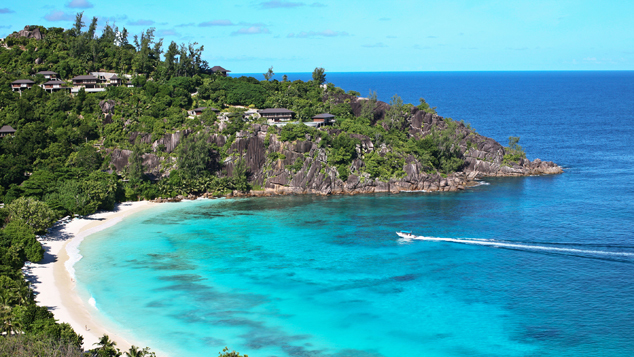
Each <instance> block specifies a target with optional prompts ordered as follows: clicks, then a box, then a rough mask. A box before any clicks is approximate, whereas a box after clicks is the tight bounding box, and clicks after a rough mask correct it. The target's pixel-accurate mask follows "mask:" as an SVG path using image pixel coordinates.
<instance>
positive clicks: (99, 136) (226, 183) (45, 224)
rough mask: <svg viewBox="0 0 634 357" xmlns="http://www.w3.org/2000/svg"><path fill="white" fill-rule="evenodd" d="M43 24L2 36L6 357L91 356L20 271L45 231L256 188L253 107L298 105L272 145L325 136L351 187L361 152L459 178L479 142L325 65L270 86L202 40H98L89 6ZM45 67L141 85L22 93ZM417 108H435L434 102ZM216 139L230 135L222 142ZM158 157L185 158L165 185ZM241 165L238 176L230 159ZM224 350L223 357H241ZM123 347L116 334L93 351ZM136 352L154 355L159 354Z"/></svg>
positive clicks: (389, 165) (65, 74) (0, 238)
mask: <svg viewBox="0 0 634 357" xmlns="http://www.w3.org/2000/svg"><path fill="white" fill-rule="evenodd" d="M35 27H37V28H39V30H40V32H41V33H42V34H43V36H44V38H43V39H42V40H35V39H27V38H23V37H22V38H14V37H9V38H7V39H6V40H5V41H4V43H2V44H1V45H6V47H5V46H0V126H2V125H11V126H12V127H13V128H15V129H17V132H16V134H15V135H12V136H6V137H4V138H0V200H1V201H2V202H3V203H4V208H2V209H0V219H1V222H2V223H1V224H2V226H3V228H2V230H0V323H1V327H0V332H2V333H3V335H2V337H0V356H4V355H12V356H26V355H40V356H45V355H54V353H53V352H52V351H58V352H61V351H65V353H66V355H68V356H74V355H82V352H81V350H80V348H81V345H82V337H81V336H80V335H78V334H77V333H76V332H74V331H73V330H72V328H71V327H70V325H68V324H65V323H56V322H55V320H54V318H53V315H52V314H51V313H50V312H49V311H48V310H47V309H46V308H45V307H38V306H37V305H36V304H35V302H34V300H33V292H32V290H31V289H30V287H29V285H28V284H27V283H26V282H25V280H24V276H23V274H22V271H21V269H22V267H23V266H24V265H25V262H26V261H31V262H38V261H40V260H41V259H42V257H43V250H42V246H41V244H40V243H39V242H38V241H37V239H36V236H35V235H36V234H42V233H45V232H46V230H47V228H49V227H50V226H51V225H52V224H53V222H55V221H56V220H58V219H59V218H61V217H64V216H68V215H88V214H91V213H94V212H95V211H97V210H111V209H113V208H114V205H115V204H116V203H117V202H122V201H130V200H138V199H154V198H156V197H159V196H162V197H174V196H176V195H187V194H190V193H194V194H200V193H205V192H210V193H215V194H217V195H222V194H226V193H227V192H231V191H232V190H239V191H243V192H245V191H248V190H250V189H251V188H252V186H251V182H250V181H249V175H250V173H249V172H248V167H247V164H246V162H245V160H244V159H243V158H242V157H241V156H240V155H238V154H236V153H235V152H234V153H231V154H230V152H231V151H230V148H231V145H232V144H233V143H234V142H235V140H236V137H237V136H238V134H239V133H240V132H241V131H244V130H250V128H251V126H250V125H251V124H248V123H247V122H245V120H243V119H242V113H244V112H245V111H246V108H247V107H251V108H254V107H255V108H260V109H262V108H282V107H283V108H288V109H290V110H293V111H294V112H295V113H296V118H297V119H298V121H299V122H300V123H298V124H289V125H286V126H284V127H283V128H277V127H269V128H268V132H267V133H266V138H265V140H264V144H265V147H267V148H268V147H269V145H270V144H271V142H272V141H273V140H274V139H275V140H278V141H281V142H282V143H290V142H295V141H303V140H307V138H309V139H310V140H313V141H317V142H318V145H319V147H320V148H322V149H324V150H325V151H326V154H327V163H328V165H329V166H331V167H333V168H335V169H336V173H337V175H338V177H339V178H340V179H341V180H343V181H346V180H347V178H348V177H349V175H350V167H351V164H352V162H353V161H354V160H355V159H357V158H358V157H359V155H363V160H364V162H365V165H364V167H363V168H362V170H363V173H365V174H368V175H369V177H371V178H377V179H380V180H384V181H387V180H389V179H392V178H401V177H403V176H404V175H405V172H404V171H403V167H404V164H405V160H406V158H407V157H408V156H409V155H413V156H414V157H415V158H416V159H417V160H418V161H419V162H420V163H421V164H422V165H423V166H424V169H425V170H426V171H427V172H429V173H438V174H442V175H447V174H450V173H452V172H455V171H457V170H459V169H460V168H461V167H462V166H463V165H464V160H463V157H462V153H461V150H459V143H461V142H464V141H465V140H467V145H473V144H472V143H471V142H469V141H468V138H469V136H470V135H472V131H471V129H469V130H468V131H467V132H465V131H464V130H462V131H461V130H457V128H458V125H459V124H458V123H457V122H455V121H453V120H451V119H444V124H443V125H442V128H441V127H433V128H432V129H431V133H430V134H429V135H426V136H424V137H422V138H421V137H418V138H417V137H414V136H412V135H409V134H408V132H407V126H408V123H407V120H408V116H410V115H411V113H412V110H413V109H414V105H412V104H405V103H403V101H402V100H401V98H400V97H399V96H397V95H395V96H394V97H393V98H392V100H391V101H390V106H389V108H388V109H387V110H386V112H385V115H381V117H380V118H378V117H377V116H376V111H377V108H378V106H379V102H378V101H377V97H376V93H374V94H371V95H370V98H369V99H368V100H365V101H363V104H362V107H361V110H360V114H359V115H355V114H354V111H353V108H352V105H351V98H355V97H357V96H358V95H359V93H356V92H353V91H351V92H348V93H345V92H344V91H343V90H342V89H340V88H337V87H335V86H334V85H333V84H331V83H328V84H326V85H325V86H324V83H326V73H325V70H324V69H323V68H316V69H315V70H314V72H313V76H312V80H311V81H308V82H303V81H299V80H298V81H293V82H290V81H288V80H287V78H286V76H284V79H283V80H282V81H278V80H272V77H273V74H274V72H273V67H271V68H270V69H269V70H268V71H267V72H266V73H265V74H264V80H258V79H256V78H253V77H240V78H231V77H223V76H221V75H218V74H213V73H212V72H211V71H210V68H209V65H208V63H207V62H206V61H205V60H203V59H202V52H203V46H198V45H197V44H196V43H193V44H191V43H190V44H180V45H179V44H176V43H174V42H172V43H170V44H169V45H166V46H164V44H163V40H162V39H157V38H156V36H155V34H154V29H149V30H146V31H144V32H142V33H140V34H138V35H134V36H132V35H130V34H129V32H128V31H127V29H125V28H123V29H119V28H117V27H112V26H110V25H106V26H105V28H104V29H103V31H102V33H101V34H97V31H96V28H97V19H96V18H93V19H92V20H91V21H90V23H89V24H88V26H86V25H85V23H84V19H83V13H80V14H77V18H76V21H75V25H74V26H73V28H71V29H69V30H64V29H62V28H55V27H51V28H45V27H42V26H32V27H31V29H34V28H35ZM44 70H49V71H55V72H57V73H59V75H60V76H61V78H62V79H64V80H66V81H68V80H69V79H70V78H72V77H73V76H76V75H83V74H86V73H87V72H90V71H114V72H117V73H118V74H120V75H121V76H123V75H126V74H129V75H132V78H131V82H132V83H133V84H134V86H135V87H134V88H128V87H127V86H121V87H108V88H107V90H106V91H104V92H98V93H86V92H85V91H84V90H80V91H79V92H78V93H77V94H76V95H70V94H69V93H67V92H65V91H58V92H54V93H48V92H46V91H44V90H43V89H41V88H40V87H39V86H37V85H36V86H34V87H33V88H32V89H28V90H25V91H23V92H22V93H21V94H20V93H18V92H12V90H11V86H10V83H11V82H12V81H14V80H17V79H25V78H33V79H34V80H35V82H36V84H41V83H43V82H45V81H46V80H45V79H44V78H43V77H42V76H39V75H38V76H35V77H33V75H34V74H35V73H36V72H38V71H44ZM102 101H111V102H110V103H114V104H115V108H116V109H115V110H114V112H113V113H112V114H111V116H110V115H109V116H108V117H106V115H105V114H104V113H102V109H101V107H100V105H99V103H100V102H102ZM201 106H206V107H215V108H219V109H222V110H223V111H225V112H228V113H229V114H228V116H229V121H228V122H226V123H222V125H220V124H221V123H219V121H218V119H217V117H216V114H214V112H213V111H211V110H207V111H204V112H203V114H202V115H201V116H199V117H196V118H195V119H191V118H189V117H188V114H187V111H188V110H191V109H193V108H197V107H201ZM234 106H242V107H234ZM417 109H418V110H421V111H424V112H426V113H435V108H432V107H430V106H429V104H427V103H426V102H425V100H424V99H422V98H421V100H420V104H419V105H418V106H417ZM324 112H328V113H331V114H333V115H335V116H336V124H335V125H334V126H331V127H329V128H327V129H324V128H322V129H316V128H312V127H308V126H306V125H304V124H302V123H301V122H303V121H308V120H311V118H312V116H314V115H316V114H319V113H324ZM260 123H261V124H264V123H265V122H264V121H260ZM185 130H189V131H190V132H191V133H192V134H191V135H189V136H187V137H186V138H185V139H183V140H182V141H181V143H180V144H179V145H178V146H177V147H176V148H175V150H174V151H170V152H168V150H167V147H166V146H165V145H163V144H162V145H158V147H156V148H152V147H151V144H149V143H148V142H154V141H156V140H158V139H160V138H162V137H164V136H165V135H166V134H171V133H175V132H177V131H181V132H182V131H185ZM461 133H462V134H461ZM473 133H474V132H473ZM133 134H134V135H133ZM211 135H223V136H226V143H225V144H223V145H222V146H218V145H216V144H215V143H211V144H210V143H209V142H210V141H209V140H208V138H209V137H210V136H211ZM140 137H145V138H146V140H141V139H140ZM360 137H365V138H369V140H370V141H371V142H372V144H373V146H374V147H375V148H381V152H379V151H378V150H375V151H372V152H369V153H360V151H359V150H357V148H358V147H359V145H360V144H361V139H359V138H360ZM147 138H149V139H150V140H149V141H148V140H147ZM116 149H121V150H124V149H125V150H130V151H131V152H132V153H131V155H130V157H129V160H128V165H127V167H126V168H125V169H124V170H123V172H119V173H117V172H116V170H113V166H112V164H111V158H112V155H113V152H114V150H116ZM510 149H511V150H510V151H509V154H508V162H509V163H510V162H515V161H516V160H518V159H519V158H521V157H525V155H524V154H523V152H522V151H521V148H520V147H519V145H517V141H514V142H513V141H512V142H511V144H510ZM148 153H153V154H156V155H157V156H158V157H161V158H162V163H163V164H165V165H169V164H170V163H175V165H174V164H171V165H172V166H171V167H168V168H167V169H169V172H170V173H169V175H168V176H167V177H164V178H162V179H160V180H158V181H151V180H149V179H148V177H146V175H145V174H144V158H143V157H144V155H145V154H148ZM285 159H286V156H285V155H284V154H282V153H280V152H275V151H271V152H268V153H267V162H269V163H280V160H282V161H283V160H285ZM505 160H507V157H506V156H505ZM228 161H229V162H231V163H232V170H231V173H230V174H229V172H228V170H227V168H226V167H225V164H224V163H226V162H228ZM302 165H303V162H302V160H301V159H300V158H298V159H296V160H295V161H294V162H292V163H286V168H287V169H288V170H289V171H290V172H291V173H292V174H294V173H296V172H298V171H299V170H301V169H302ZM167 169H166V170H167ZM321 170H322V172H323V170H324V168H323V167H322V169H321ZM164 172H167V171H164ZM223 352H224V354H222V356H239V354H237V353H235V352H229V351H228V350H225V351H223ZM119 354H120V352H119V351H118V350H117V349H116V346H114V344H113V343H112V341H110V340H109V338H108V337H107V336H104V337H103V339H102V341H101V344H100V345H99V346H97V347H95V348H94V349H93V350H91V352H90V353H89V354H88V355H91V356H116V355H119ZM126 354H127V355H129V356H151V355H153V354H152V353H151V352H149V351H148V350H146V349H143V350H141V351H129V352H126Z"/></svg>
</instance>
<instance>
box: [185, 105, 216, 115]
mask: <svg viewBox="0 0 634 357" xmlns="http://www.w3.org/2000/svg"><path fill="white" fill-rule="evenodd" d="M207 109H209V110H211V111H212V112H214V113H216V114H218V113H220V110H219V109H216V108H213V107H200V108H196V109H194V110H191V111H189V113H188V114H189V115H193V116H198V115H201V114H202V113H203V111H205V110H207Z"/></svg>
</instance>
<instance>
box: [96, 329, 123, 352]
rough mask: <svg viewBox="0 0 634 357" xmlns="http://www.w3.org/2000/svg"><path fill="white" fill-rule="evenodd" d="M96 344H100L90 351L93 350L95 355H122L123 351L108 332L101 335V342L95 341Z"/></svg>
mask: <svg viewBox="0 0 634 357" xmlns="http://www.w3.org/2000/svg"><path fill="white" fill-rule="evenodd" d="M95 345H97V346H99V347H97V348H95V349H93V350H91V351H90V352H92V353H93V354H92V355H93V356H95V357H119V356H121V351H119V349H118V348H117V347H116V345H117V343H116V342H114V341H112V340H111V339H110V337H109V336H108V335H106V334H104V335H103V336H101V338H100V339H99V342H97V343H95Z"/></svg>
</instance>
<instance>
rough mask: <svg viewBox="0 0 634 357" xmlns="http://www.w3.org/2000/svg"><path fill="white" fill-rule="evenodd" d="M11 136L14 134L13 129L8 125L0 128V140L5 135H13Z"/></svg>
mask: <svg viewBox="0 0 634 357" xmlns="http://www.w3.org/2000/svg"><path fill="white" fill-rule="evenodd" d="M13 134H15V129H13V128H12V127H11V126H9V125H5V126H3V127H2V128H0V138H4V137H5V136H7V135H13Z"/></svg>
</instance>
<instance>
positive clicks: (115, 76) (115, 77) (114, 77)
mask: <svg viewBox="0 0 634 357" xmlns="http://www.w3.org/2000/svg"><path fill="white" fill-rule="evenodd" d="M113 79H119V77H117V75H116V74H115V75H114V76H112V77H110V80H113Z"/></svg>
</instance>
